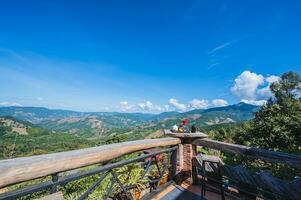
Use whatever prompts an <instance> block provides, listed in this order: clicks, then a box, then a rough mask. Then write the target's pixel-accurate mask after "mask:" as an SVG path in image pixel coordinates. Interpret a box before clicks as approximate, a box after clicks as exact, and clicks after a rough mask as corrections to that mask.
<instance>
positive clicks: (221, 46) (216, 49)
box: [208, 39, 239, 54]
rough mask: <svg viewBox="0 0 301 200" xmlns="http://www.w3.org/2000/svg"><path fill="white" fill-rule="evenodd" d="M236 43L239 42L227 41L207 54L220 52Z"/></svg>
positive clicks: (236, 40)
mask: <svg viewBox="0 0 301 200" xmlns="http://www.w3.org/2000/svg"><path fill="white" fill-rule="evenodd" d="M238 41H239V39H235V40H232V41H228V42H225V43H223V44H220V45H218V46H217V47H215V48H213V49H212V50H211V51H209V52H208V54H213V53H215V52H217V51H220V50H222V49H224V48H226V47H228V46H230V45H232V44H234V43H236V42H238Z"/></svg>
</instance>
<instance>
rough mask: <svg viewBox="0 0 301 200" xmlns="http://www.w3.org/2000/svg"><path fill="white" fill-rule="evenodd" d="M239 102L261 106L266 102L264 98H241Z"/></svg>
mask: <svg viewBox="0 0 301 200" xmlns="http://www.w3.org/2000/svg"><path fill="white" fill-rule="evenodd" d="M240 102H243V103H247V104H252V105H255V106H262V105H264V104H266V103H267V101H266V100H247V99H242V100H241V101H240Z"/></svg>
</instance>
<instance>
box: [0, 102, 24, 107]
mask: <svg viewBox="0 0 301 200" xmlns="http://www.w3.org/2000/svg"><path fill="white" fill-rule="evenodd" d="M0 106H3V107H7V106H22V105H21V104H19V103H16V102H5V101H4V102H0Z"/></svg>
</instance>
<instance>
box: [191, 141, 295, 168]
mask: <svg viewBox="0 0 301 200" xmlns="http://www.w3.org/2000/svg"><path fill="white" fill-rule="evenodd" d="M194 144H196V145H199V146H203V147H208V148H211V149H217V150H221V151H225V152H229V153H234V154H238V155H245V156H249V157H252V158H256V159H261V160H265V161H269V162H276V163H284V164H288V165H290V166H292V167H297V168H301V156H300V155H294V154H288V153H283V152H276V151H269V150H265V149H260V148H255V147H247V146H243V145H237V144H230V143H226V142H219V141H216V140H211V139H208V138H204V139H198V140H196V141H194Z"/></svg>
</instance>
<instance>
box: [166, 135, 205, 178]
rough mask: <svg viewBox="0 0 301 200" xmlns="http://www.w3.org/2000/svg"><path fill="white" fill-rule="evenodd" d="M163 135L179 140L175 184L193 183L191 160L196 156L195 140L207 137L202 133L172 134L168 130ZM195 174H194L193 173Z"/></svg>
mask: <svg viewBox="0 0 301 200" xmlns="http://www.w3.org/2000/svg"><path fill="white" fill-rule="evenodd" d="M165 134H166V135H168V136H170V137H176V138H179V139H181V144H179V148H178V156H177V158H178V159H177V170H176V171H177V176H176V178H175V181H176V182H177V183H182V182H187V183H189V184H192V183H193V176H195V174H193V172H195V170H193V165H192V158H193V157H194V156H196V155H197V146H196V145H195V142H194V141H195V140H197V139H201V138H207V137H208V135H206V134H204V133H200V132H198V133H173V132H171V131H169V130H165ZM195 173H196V172H195Z"/></svg>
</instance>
